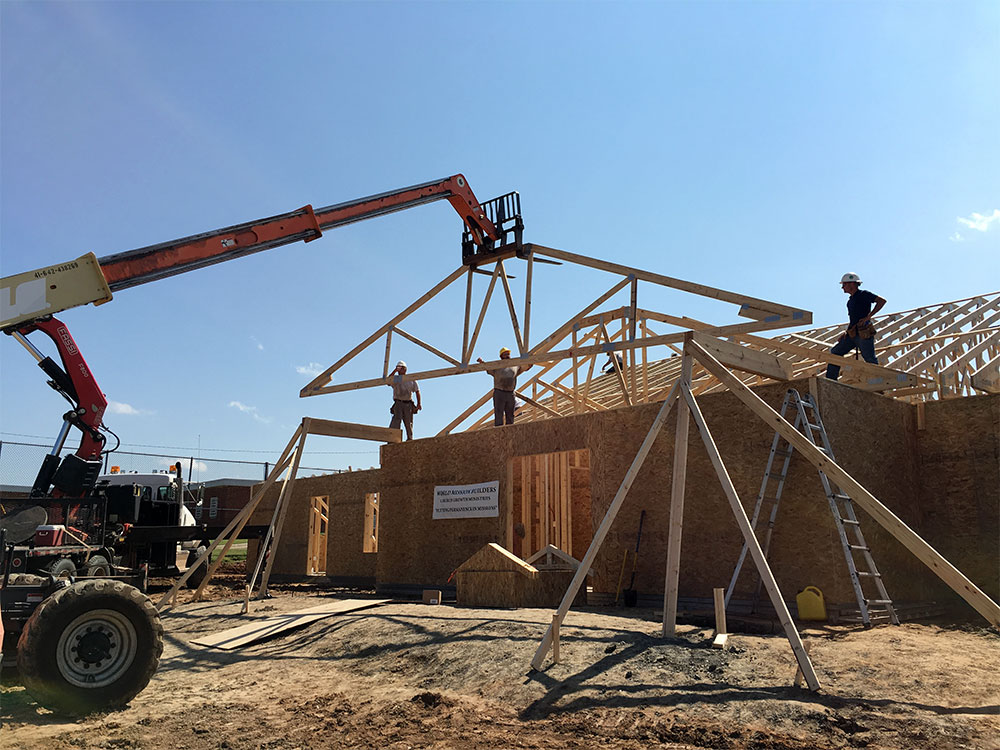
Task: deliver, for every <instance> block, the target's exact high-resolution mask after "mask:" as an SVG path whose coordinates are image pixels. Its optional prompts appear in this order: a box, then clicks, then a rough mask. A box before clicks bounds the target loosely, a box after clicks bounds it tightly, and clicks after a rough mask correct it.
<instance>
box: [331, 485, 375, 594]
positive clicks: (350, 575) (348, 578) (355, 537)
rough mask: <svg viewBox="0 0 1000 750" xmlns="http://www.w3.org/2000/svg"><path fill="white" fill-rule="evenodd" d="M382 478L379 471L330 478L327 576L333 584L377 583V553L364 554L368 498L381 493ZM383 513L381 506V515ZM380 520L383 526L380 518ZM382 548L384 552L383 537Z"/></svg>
mask: <svg viewBox="0 0 1000 750" xmlns="http://www.w3.org/2000/svg"><path fill="white" fill-rule="evenodd" d="M380 475H381V472H380V471H378V470H377V469H376V470H369V471H349V472H346V473H344V474H332V475H330V476H329V477H327V487H328V490H329V491H328V494H329V496H330V524H329V539H328V543H327V550H326V575H327V577H329V578H331V579H333V580H334V581H339V582H342V583H353V584H364V585H371V584H374V583H375V561H376V559H377V557H378V553H377V552H365V551H364V537H365V533H366V532H365V495H366V494H368V493H369V492H380V491H381V485H380ZM379 506H381V498H380V500H379ZM381 510H382V509H381V507H379V514H380V515H381ZM379 521H380V526H381V518H380V519H379ZM380 532H381V529H380ZM379 537H381V533H380V534H379ZM379 549H380V550H381V549H382V540H381V538H380V539H379Z"/></svg>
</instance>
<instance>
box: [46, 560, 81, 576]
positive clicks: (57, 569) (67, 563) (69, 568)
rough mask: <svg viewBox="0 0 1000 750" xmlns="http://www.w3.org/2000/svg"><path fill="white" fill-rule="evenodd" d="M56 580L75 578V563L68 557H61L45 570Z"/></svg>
mask: <svg viewBox="0 0 1000 750" xmlns="http://www.w3.org/2000/svg"><path fill="white" fill-rule="evenodd" d="M45 570H46V571H47V572H48V573H49V574H50V575H53V576H55V577H56V578H76V563H74V562H73V561H72V560H70V559H69V558H68V557H61V558H59V559H58V560H56V561H55V562H53V563H51V564H50V565H49V566H48V567H47V568H46V569H45Z"/></svg>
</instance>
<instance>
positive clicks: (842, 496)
mask: <svg viewBox="0 0 1000 750" xmlns="http://www.w3.org/2000/svg"><path fill="white" fill-rule="evenodd" d="M830 497H832V498H833V499H834V500H850V499H851V496H850V495H845V494H844V493H843V492H834V493H833V494H832V495H830Z"/></svg>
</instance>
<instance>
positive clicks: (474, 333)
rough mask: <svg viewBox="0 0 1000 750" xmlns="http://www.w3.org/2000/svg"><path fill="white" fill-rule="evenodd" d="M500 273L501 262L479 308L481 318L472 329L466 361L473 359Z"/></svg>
mask: <svg viewBox="0 0 1000 750" xmlns="http://www.w3.org/2000/svg"><path fill="white" fill-rule="evenodd" d="M499 274H500V264H499V263H497V265H496V268H494V269H493V277H492V278H491V279H490V285H489V286H488V287H487V288H486V296H485V297H483V306H482V307H481V308H480V309H479V318H478V319H477V320H476V327H475V329H473V331H472V338H470V339H469V350H468V352H467V354H466V356H465V357H463V359H465V360H466V361H471V360H472V352H473V351H474V350H475V348H476V340H477V339H478V338H479V331H480V330H481V329H482V327H483V320H484V319H485V318H486V311H487V310H488V309H489V306H490V299H491V298H492V297H493V288H494V287H495V286H496V285H497V276H498V275H499Z"/></svg>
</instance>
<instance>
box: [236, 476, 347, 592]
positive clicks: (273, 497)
mask: <svg viewBox="0 0 1000 750" xmlns="http://www.w3.org/2000/svg"><path fill="white" fill-rule="evenodd" d="M329 479H330V478H329V477H328V476H319V477H302V478H298V479H296V480H295V481H294V482H292V483H291V486H290V487H289V488H288V492H289V493H291V496H290V497H286V501H290V504H289V505H288V511H287V514H286V515H285V523H284V526H283V527H282V530H281V539H280V540H279V543H278V550H277V553H276V556H275V558H274V567H273V568H272V570H271V572H272V573H276V574H278V575H306V574H308V572H309V570H308V565H309V562H308V559H307V558H308V554H309V512H310V508H309V498H311V497H313V496H315V495H328V494H330V493H329ZM282 484H283V479H279V480H278V481H277V482H275V483H274V484H273V485H271V487H270V489H268V491H267V494H265V495H264V498H263V499H262V500H261V501H260V504H259V505H258V506H257V508H256V509H255V510H254V512H253V513H252V514H251V516H250V521H249V523H250V525H251V526H267V525H268V524H269V523H271V517H272V516H273V514H274V506H275V505H277V503H278V495H279V494H280V493H281V486H282ZM259 488H260V485H254V488H253V491H254V492H255V493H256V492H257V491H258V489H259ZM331 501H332V498H331ZM331 513H332V508H331ZM333 527H334V518H333V516H332V515H331V517H330V523H329V526H328V529H329V531H331V532H332V530H333ZM256 552H257V543H255V542H253V541H252V542H251V543H250V544H249V545H248V550H247V564H248V565H253V564H254V563H255V562H256ZM327 559H328V561H329V555H328V556H327ZM327 564H328V565H329V564H330V563H329V562H328V563H327Z"/></svg>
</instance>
